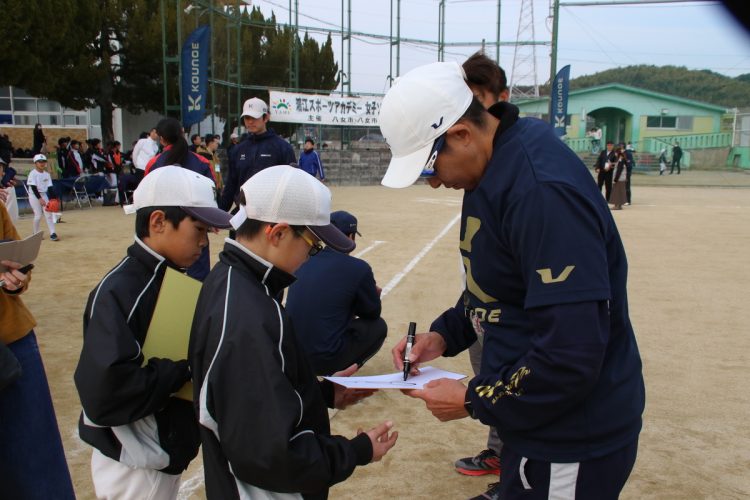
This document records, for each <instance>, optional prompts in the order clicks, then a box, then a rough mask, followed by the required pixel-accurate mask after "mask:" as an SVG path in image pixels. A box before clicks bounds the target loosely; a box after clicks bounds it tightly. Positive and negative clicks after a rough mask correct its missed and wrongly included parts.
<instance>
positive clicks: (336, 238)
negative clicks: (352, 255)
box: [307, 224, 357, 253]
mask: <svg viewBox="0 0 750 500" xmlns="http://www.w3.org/2000/svg"><path fill="white" fill-rule="evenodd" d="M307 229H309V230H310V231H312V233H313V234H314V235H315V236H317V237H318V238H320V239H321V240H323V243H325V244H326V245H327V246H329V247H331V248H333V249H334V250H337V251H339V252H343V253H349V252H351V251H352V250H354V248H355V247H356V246H357V245H356V244H355V243H354V242H353V241H352V240H351V239H349V238H348V237H347V236H346V235H345V234H344V233H342V232H341V231H340V230H339V228H337V227H336V226H334V225H333V224H328V225H327V226H307Z"/></svg>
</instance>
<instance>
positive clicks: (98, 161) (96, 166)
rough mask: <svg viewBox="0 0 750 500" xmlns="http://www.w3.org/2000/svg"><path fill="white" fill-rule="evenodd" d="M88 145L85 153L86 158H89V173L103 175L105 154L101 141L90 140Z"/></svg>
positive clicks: (105, 160)
mask: <svg viewBox="0 0 750 500" xmlns="http://www.w3.org/2000/svg"><path fill="white" fill-rule="evenodd" d="M88 143H89V149H88V151H87V152H86V156H87V157H88V158H89V162H88V163H89V165H90V166H89V168H90V173H92V174H105V173H106V170H107V153H105V152H104V148H103V147H102V141H101V139H91V140H90V141H88ZM85 162H86V161H85V160H84V163H85Z"/></svg>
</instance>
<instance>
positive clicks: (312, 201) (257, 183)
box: [232, 165, 356, 253]
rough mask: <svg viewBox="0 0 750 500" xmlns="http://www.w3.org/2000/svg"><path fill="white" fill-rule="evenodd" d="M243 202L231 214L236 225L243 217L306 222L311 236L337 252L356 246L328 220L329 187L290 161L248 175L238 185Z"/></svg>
mask: <svg viewBox="0 0 750 500" xmlns="http://www.w3.org/2000/svg"><path fill="white" fill-rule="evenodd" d="M240 189H242V192H243V193H244V194H245V200H246V202H247V205H241V206H240V210H239V212H237V214H236V215H235V216H234V217H232V226H233V227H234V228H235V229H239V227H240V226H241V225H242V223H243V222H245V220H247V219H254V220H259V221H263V222H274V223H279V222H285V223H287V224H289V225H291V226H306V227H307V229H309V230H310V231H311V232H312V233H313V234H314V235H315V236H317V237H318V238H320V239H321V240H323V242H325V244H326V245H328V246H329V247H331V248H333V249H335V250H338V251H339V252H345V253H348V252H351V251H352V250H354V247H355V246H356V245H355V244H354V242H353V241H352V240H350V239H349V238H347V237H346V235H344V233H342V232H341V231H340V230H339V229H338V228H337V227H336V226H334V225H333V224H331V191H330V190H329V189H328V188H327V187H326V186H325V185H323V183H322V182H320V181H319V180H318V179H316V178H315V177H313V176H312V175H310V174H308V173H307V172H305V171H303V170H300V169H299V168H295V167H292V166H290V165H276V166H274V167H268V168H265V169H263V170H261V171H260V172H258V173H257V174H255V175H253V176H252V177H250V178H249V179H248V180H247V181H245V183H244V184H243V185H242V187H241V188H240Z"/></svg>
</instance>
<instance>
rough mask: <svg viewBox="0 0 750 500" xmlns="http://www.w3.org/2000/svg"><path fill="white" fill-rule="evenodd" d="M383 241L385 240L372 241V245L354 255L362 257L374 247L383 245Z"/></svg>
mask: <svg viewBox="0 0 750 500" xmlns="http://www.w3.org/2000/svg"><path fill="white" fill-rule="evenodd" d="M383 243H385V241H380V240H375V241H373V242H372V245H370V246H369V247H367V248H365V249H364V250H361V251H360V252H359V253H355V254H354V257H358V258H359V257H362V256H363V255H364V254H366V253H367V252H369V251H370V250H372V249H373V248H375V247H378V246H380V245H382V244H383Z"/></svg>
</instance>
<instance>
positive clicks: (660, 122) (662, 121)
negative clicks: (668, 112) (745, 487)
mask: <svg viewBox="0 0 750 500" xmlns="http://www.w3.org/2000/svg"><path fill="white" fill-rule="evenodd" d="M646 127H648V128H677V117H676V116H648V117H646Z"/></svg>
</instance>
